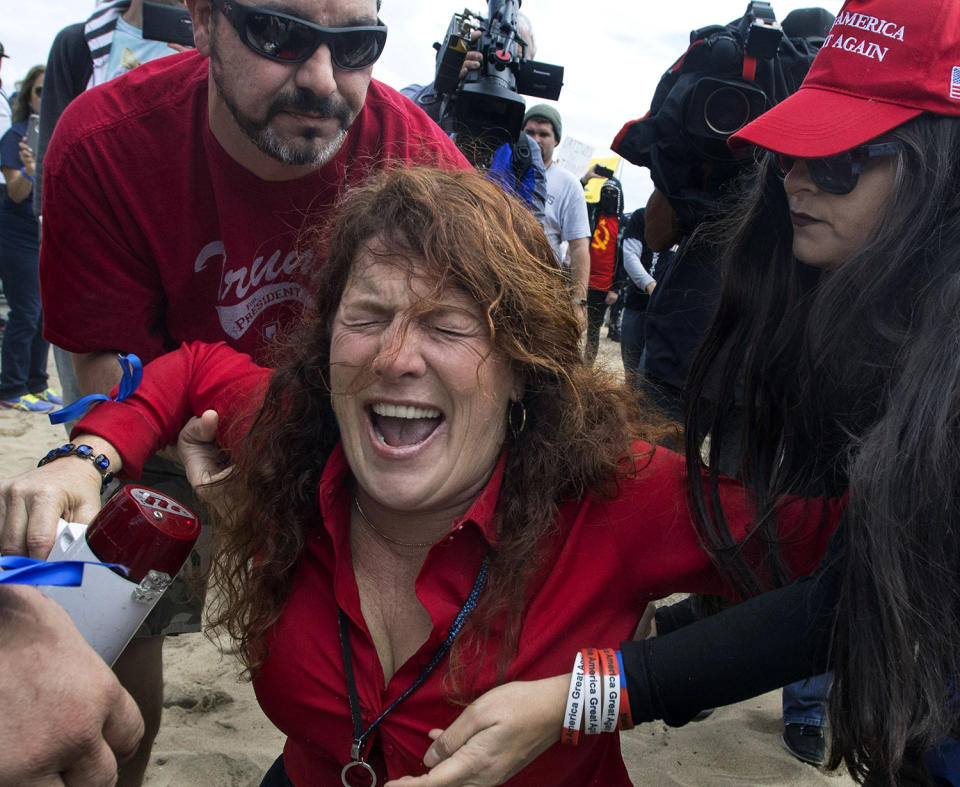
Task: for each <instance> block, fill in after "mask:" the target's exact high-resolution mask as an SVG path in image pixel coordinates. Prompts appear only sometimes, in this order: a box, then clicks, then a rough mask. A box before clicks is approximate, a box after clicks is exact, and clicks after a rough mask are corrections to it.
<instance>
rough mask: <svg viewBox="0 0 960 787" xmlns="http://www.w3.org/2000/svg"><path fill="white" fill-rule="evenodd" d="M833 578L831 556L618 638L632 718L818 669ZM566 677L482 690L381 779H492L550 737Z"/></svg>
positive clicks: (681, 716)
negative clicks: (696, 616)
mask: <svg viewBox="0 0 960 787" xmlns="http://www.w3.org/2000/svg"><path fill="white" fill-rule="evenodd" d="M838 579H839V567H838V566H837V564H836V563H834V564H833V565H832V567H830V568H827V569H824V571H823V572H821V573H820V574H819V575H816V576H813V577H808V578H805V579H802V580H799V581H797V582H794V583H793V584H792V585H789V586H788V587H785V588H781V589H779V590H774V591H770V592H769V593H765V594H763V595H761V596H757V597H756V598H754V599H750V600H748V601H745V602H743V603H741V604H738V605H737V606H735V607H732V608H730V609H728V610H725V611H723V612H721V613H719V614H717V615H714V616H712V617H710V618H705V619H703V620H700V621H698V622H696V623H692V624H690V625H689V626H685V627H684V628H681V629H678V630H677V631H675V632H672V633H670V634H667V635H664V636H658V637H654V638H653V639H647V640H642V641H639V642H634V641H631V642H623V643H621V652H622V654H623V662H624V667H625V669H626V674H627V690H628V696H629V698H630V711H631V715H632V716H633V720H634V723H638V724H639V723H641V722H647V721H653V720H654V719H658V718H662V719H664V720H665V721H666V722H667V723H668V724H672V725H680V724H685V723H686V722H688V721H689V720H690V719H692V718H693V716H695V715H696V714H697V713H698V712H699V711H700V710H702V709H703V708H708V707H715V706H721V705H729V704H731V703H734V702H740V701H742V700H745V699H749V698H750V697H754V696H757V695H759V694H764V693H766V692H768V691H771V690H773V689H775V688H778V687H780V686H784V685H786V684H788V683H792V682H793V681H796V680H799V679H801V678H804V677H809V676H811V675H817V674H820V673H821V672H824V671H825V670H826V669H828V668H829V666H828V653H829V643H830V630H831V626H832V620H833V609H834V604H835V598H836V588H837V581H838ZM574 656H575V654H574V653H571V654H570V663H571V665H572V664H573V659H574ZM569 686H570V675H569V674H567V675H559V676H556V677H553V678H547V679H545V680H538V681H518V682H514V683H508V684H505V685H503V686H498V687H497V688H495V689H492V690H491V691H489V692H487V693H486V694H484V695H483V696H481V697H480V698H479V699H478V700H476V701H475V702H474V703H472V704H471V705H470V706H469V707H467V709H466V710H465V711H464V712H463V713H462V714H460V716H459V717H458V718H457V720H456V721H454V723H453V724H451V725H450V726H449V727H448V728H447V729H446V730H444V731H442V732H441V731H440V730H434V731H433V732H432V733H431V737H434V743H433V744H432V745H431V746H430V748H429V749H428V750H427V753H426V756H425V757H424V764H425V765H427V766H428V767H430V768H431V770H430V772H429V773H427V774H426V775H424V776H418V777H410V776H408V777H404V778H403V779H398V780H396V781H393V782H390V783H389V787H489V785H496V784H502V783H503V782H504V781H506V780H507V779H508V778H510V777H511V776H513V775H514V774H516V773H517V772H519V771H520V770H521V769H523V768H524V767H525V766H526V765H528V764H529V763H530V762H532V761H533V760H534V759H535V758H536V757H537V756H538V755H539V754H540V753H542V752H543V751H544V750H546V749H547V748H548V747H549V746H551V745H552V744H554V743H556V742H557V741H558V740H559V738H560V728H561V726H562V723H563V712H564V706H565V702H566V695H567V691H568V689H569Z"/></svg>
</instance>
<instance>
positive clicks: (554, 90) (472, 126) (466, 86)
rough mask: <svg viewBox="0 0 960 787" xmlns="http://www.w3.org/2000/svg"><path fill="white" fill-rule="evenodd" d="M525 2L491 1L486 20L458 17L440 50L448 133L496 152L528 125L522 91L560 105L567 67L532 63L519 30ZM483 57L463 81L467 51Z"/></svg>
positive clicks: (439, 81)
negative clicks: (461, 77)
mask: <svg viewBox="0 0 960 787" xmlns="http://www.w3.org/2000/svg"><path fill="white" fill-rule="evenodd" d="M520 4H521V0H489V3H488V11H487V16H486V18H483V17H480V16H477V15H475V14H473V13H472V12H470V11H469V10H464V11H463V13H462V14H454V15H453V19H452V20H451V21H450V26H449V28H448V29H447V34H446V36H445V37H444V40H443V43H442V44H440V43H437V44H434V48H435V49H436V50H437V70H436V76H435V78H434V89H435V91H436V93H437V94H438V95H439V96H441V97H442V105H441V110H440V126H441V128H443V129H444V131H446V132H447V133H449V134H453V135H456V136H460V135H464V136H470V137H473V138H476V139H479V140H482V141H484V142H486V143H487V144H489V146H490V147H491V148H492V149H495V148H498V147H499V146H500V145H502V144H503V143H504V142H513V141H514V140H516V139H517V137H518V136H519V134H520V130H521V126H522V125H523V115H524V110H525V102H524V100H523V98H521V96H520V95H518V94H520V93H523V94H524V95H528V96H535V97H536V98H545V99H549V100H551V101H556V100H557V99H558V98H559V97H560V88H561V87H562V86H563V66H555V65H550V64H548V63H539V62H537V61H534V60H528V59H527V58H526V57H525V56H524V54H523V48H525V47H526V46H527V43H528V42H526V41H523V40H522V39H521V38H520V34H519V31H518V29H517V14H518V12H519V9H520ZM471 50H476V51H478V52H480V53H481V56H482V60H481V63H480V68H479V69H476V70H471V71H468V72H467V74H466V76H465V77H464V78H463V79H462V80H461V79H460V70H461V68H462V67H463V63H464V61H465V59H466V56H467V52H469V51H471Z"/></svg>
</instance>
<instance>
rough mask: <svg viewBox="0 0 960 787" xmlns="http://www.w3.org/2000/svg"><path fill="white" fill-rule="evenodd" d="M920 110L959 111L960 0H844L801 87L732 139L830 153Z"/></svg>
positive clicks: (792, 152) (738, 144) (806, 154)
mask: <svg viewBox="0 0 960 787" xmlns="http://www.w3.org/2000/svg"><path fill="white" fill-rule="evenodd" d="M922 112H932V113H934V114H937V115H960V2H958V1H957V0H911V1H910V2H906V1H905V0H847V2H846V3H844V5H843V8H842V9H841V11H840V13H839V14H837V18H836V21H835V22H834V23H833V27H832V28H831V29H830V32H829V34H828V35H827V37H826V40H825V41H824V43H823V47H822V48H821V49H820V51H819V52H818V53H817V56H816V58H815V59H814V61H813V65H812V66H810V72H809V73H808V74H807V77H806V79H804V80H803V84H802V85H800V89H799V90H798V91H797V92H796V93H794V94H793V95H792V96H789V97H788V98H786V99H784V100H783V101H781V102H780V103H779V104H777V105H776V106H775V107H773V108H772V109H770V110H768V111H767V112H764V113H763V114H762V115H760V117H758V118H757V119H756V120H754V121H753V122H752V123H749V124H747V125H746V126H744V127H743V128H742V129H740V131H738V132H737V133H736V134H734V135H733V136H732V137H731V138H730V146H731V147H732V148H733V149H735V150H736V149H737V148H742V147H744V146H745V145H748V144H754V145H759V146H760V147H763V148H767V149H768V150H775V151H777V152H779V153H785V154H787V155H789V156H797V157H801V158H819V157H822V156H832V155H834V154H835V153H841V152H843V151H845V150H850V148H854V147H856V146H857V145H862V144H863V143H865V142H868V141H870V140H871V139H874V138H876V137H878V136H880V135H881V134H884V133H885V132H887V131H889V130H890V129H892V128H896V127H897V126H899V125H901V124H903V123H905V122H906V121H908V120H910V119H911V118H914V117H916V116H917V115H919V114H921V113H922Z"/></svg>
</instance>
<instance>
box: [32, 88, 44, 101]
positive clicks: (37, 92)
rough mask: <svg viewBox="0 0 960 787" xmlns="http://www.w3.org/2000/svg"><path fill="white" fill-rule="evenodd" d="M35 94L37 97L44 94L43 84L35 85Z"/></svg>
mask: <svg viewBox="0 0 960 787" xmlns="http://www.w3.org/2000/svg"><path fill="white" fill-rule="evenodd" d="M33 95H35V96H36V97H37V98H40V97H41V96H42V95H43V85H34V86H33Z"/></svg>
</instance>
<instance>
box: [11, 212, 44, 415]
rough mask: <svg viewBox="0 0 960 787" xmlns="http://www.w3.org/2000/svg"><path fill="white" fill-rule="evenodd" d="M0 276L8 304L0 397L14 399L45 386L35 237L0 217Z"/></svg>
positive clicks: (38, 250)
mask: <svg viewBox="0 0 960 787" xmlns="http://www.w3.org/2000/svg"><path fill="white" fill-rule="evenodd" d="M0 233H3V235H2V240H0V280H2V282H3V292H4V294H5V295H6V297H7V303H8V304H9V305H10V314H9V315H8V316H7V327H6V329H5V330H4V332H3V345H2V347H0V399H14V398H16V397H18V396H23V395H24V394H28V393H40V392H41V391H44V390H46V388H47V355H48V352H49V348H50V345H48V344H47V341H46V340H45V339H44V338H43V333H42V313H41V309H40V274H39V270H38V267H37V257H38V255H39V252H40V244H39V241H38V240H37V238H32V237H27V236H25V235H24V233H23V232H16V231H9V228H8V227H6V226H5V223H4V222H2V221H0Z"/></svg>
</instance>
